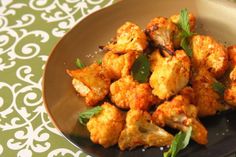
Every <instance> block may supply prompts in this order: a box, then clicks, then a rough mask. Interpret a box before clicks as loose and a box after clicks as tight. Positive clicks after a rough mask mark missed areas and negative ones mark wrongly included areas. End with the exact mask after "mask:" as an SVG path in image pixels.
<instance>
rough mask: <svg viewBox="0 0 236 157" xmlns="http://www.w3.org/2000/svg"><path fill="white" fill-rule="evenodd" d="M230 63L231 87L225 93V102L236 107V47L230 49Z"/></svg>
mask: <svg viewBox="0 0 236 157" xmlns="http://www.w3.org/2000/svg"><path fill="white" fill-rule="evenodd" d="M228 54H229V61H230V70H231V72H230V75H229V86H228V88H227V89H226V90H225V92H224V100H225V101H226V102H227V103H228V104H229V105H231V106H234V107H236V46H230V47H228Z"/></svg>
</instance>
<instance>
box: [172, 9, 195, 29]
mask: <svg viewBox="0 0 236 157" xmlns="http://www.w3.org/2000/svg"><path fill="white" fill-rule="evenodd" d="M179 17H180V15H179V14H176V15H172V16H171V17H170V20H171V22H173V23H174V24H176V25H178V23H179ZM188 19H189V26H190V30H191V32H193V31H194V29H195V26H196V17H195V16H194V15H193V14H192V13H189V14H188Z"/></svg>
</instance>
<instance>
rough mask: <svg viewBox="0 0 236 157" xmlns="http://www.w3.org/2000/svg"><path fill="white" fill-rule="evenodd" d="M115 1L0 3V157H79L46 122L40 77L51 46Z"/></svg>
mask: <svg viewBox="0 0 236 157" xmlns="http://www.w3.org/2000/svg"><path fill="white" fill-rule="evenodd" d="M112 3H114V0H31V1H22V0H21V1H19V0H15V1H13V0H0V156H3V157H15V156H17V157H31V156H34V157H37V156H39V157H44V156H45V157H46V156H48V157H56V156H66V157H69V156H71V157H83V156H86V155H85V154H84V153H82V152H81V151H80V150H79V149H78V148H76V147H75V146H73V145H72V144H71V143H69V142H68V141H67V140H66V139H65V138H63V137H62V136H61V135H60V133H59V132H58V131H57V130H56V129H55V128H54V126H53V125H52V124H51V122H50V120H49V119H48V115H47V113H46V112H45V109H44V107H43V100H42V93H41V92H42V91H41V83H42V73H43V69H44V65H45V62H46V61H47V59H48V55H49V53H50V51H51V50H52V48H53V47H54V45H55V44H56V42H57V41H58V40H59V39H60V38H61V37H62V36H63V35H64V34H65V33H66V32H67V31H68V30H69V29H70V28H72V27H73V26H74V25H75V24H76V23H77V22H78V21H79V20H80V19H81V18H82V17H84V16H86V15H87V14H89V13H92V12H94V11H96V10H98V9H100V8H103V7H105V6H108V5H111V4H112Z"/></svg>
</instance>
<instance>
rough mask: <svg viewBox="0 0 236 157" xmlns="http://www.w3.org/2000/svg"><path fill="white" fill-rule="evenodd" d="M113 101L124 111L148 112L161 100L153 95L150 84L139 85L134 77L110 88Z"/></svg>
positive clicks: (129, 77) (123, 79)
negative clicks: (137, 110) (139, 110)
mask: <svg viewBox="0 0 236 157" xmlns="http://www.w3.org/2000/svg"><path fill="white" fill-rule="evenodd" d="M110 94H111V101H112V102H113V103H115V104H116V105H117V106H118V107H120V108H122V109H130V108H132V109H141V110H147V109H148V108H149V107H150V106H151V105H152V104H156V103H158V102H159V99H158V98H157V97H155V96H154V95H152V89H151V87H150V86H149V84H148V83H138V82H137V81H135V80H134V79H133V77H132V76H130V75H129V76H125V77H122V78H120V79H119V80H117V81H115V82H113V83H112V84H111V86H110Z"/></svg>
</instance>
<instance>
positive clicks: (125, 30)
mask: <svg viewBox="0 0 236 157" xmlns="http://www.w3.org/2000/svg"><path fill="white" fill-rule="evenodd" d="M147 44H148V43H147V37H146V35H145V33H144V32H143V31H142V29H141V28H140V27H139V26H137V25H135V24H134V23H131V22H126V23H125V24H124V25H122V26H121V27H120V28H119V29H118V30H117V34H116V41H115V42H114V43H110V44H108V45H107V46H105V49H108V50H111V51H113V52H114V53H127V52H129V51H137V52H142V51H143V50H144V49H145V48H146V47H147Z"/></svg>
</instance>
